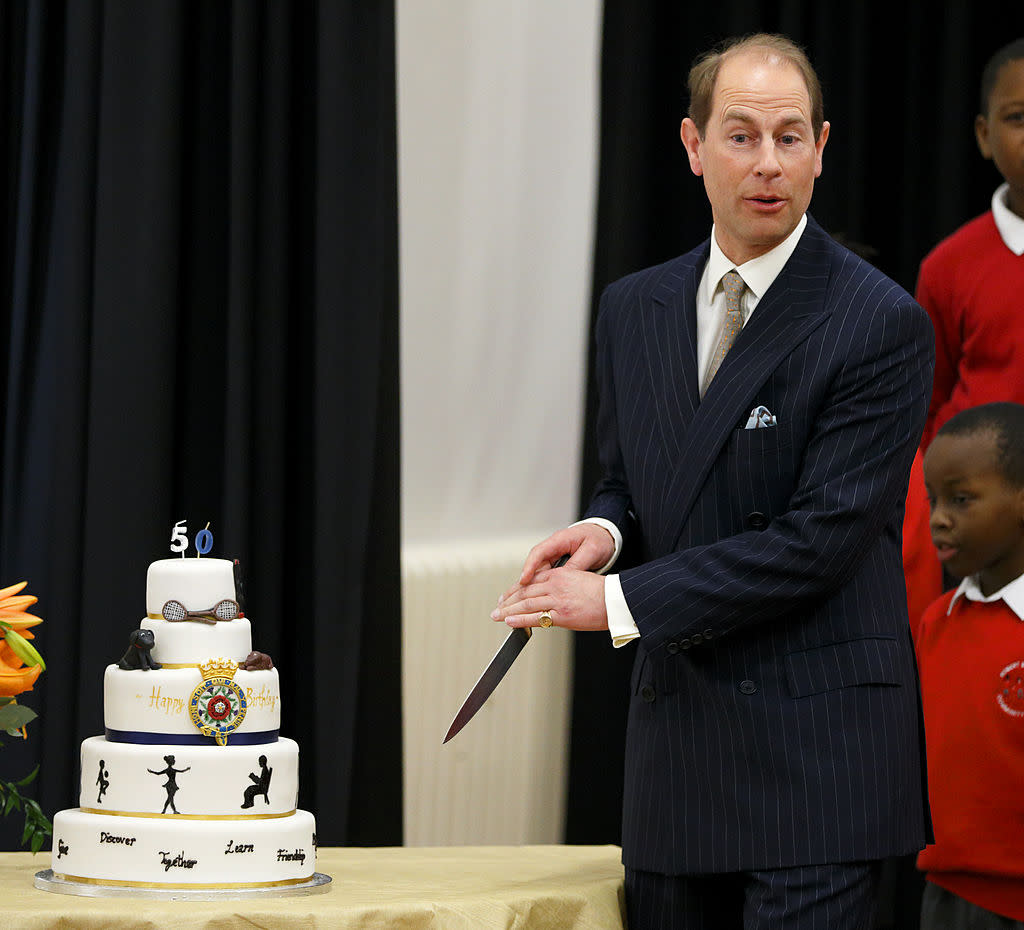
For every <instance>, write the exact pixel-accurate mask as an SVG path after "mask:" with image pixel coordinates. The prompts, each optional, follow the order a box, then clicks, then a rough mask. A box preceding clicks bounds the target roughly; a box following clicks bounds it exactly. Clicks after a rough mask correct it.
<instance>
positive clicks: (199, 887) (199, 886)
mask: <svg viewBox="0 0 1024 930" xmlns="http://www.w3.org/2000/svg"><path fill="white" fill-rule="evenodd" d="M315 875H316V873H315V872H311V873H310V874H309V875H308V876H306V877H305V878H282V879H280V880H279V881H273V882H195V883H193V882H129V881H114V880H113V879H107V878H83V877H82V876H81V875H70V874H68V873H67V872H54V873H53V877H54V878H56V879H59V880H60V881H64V882H78V883H80V884H83V885H108V886H111V887H117V886H119V885H126V886H127V887H129V888H180V889H182V890H183V891H206V890H217V889H220V888H278V887H280V886H281V885H302V884H305V883H306V882H311V881H313V878H314V876H315Z"/></svg>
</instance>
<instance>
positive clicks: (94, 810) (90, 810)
mask: <svg viewBox="0 0 1024 930" xmlns="http://www.w3.org/2000/svg"><path fill="white" fill-rule="evenodd" d="M79 810H80V811H81V812H82V813H83V814H107V815H109V816H110V817H154V818H156V819H158V820H237V821H239V822H240V823H245V822H246V821H249V820H277V819H278V818H280V817H291V816H292V814H294V813H295V809H292V810H290V811H286V812H285V813H283V814H146V813H136V812H134V811H108V810H103V809H102V808H99V807H80V808H79Z"/></svg>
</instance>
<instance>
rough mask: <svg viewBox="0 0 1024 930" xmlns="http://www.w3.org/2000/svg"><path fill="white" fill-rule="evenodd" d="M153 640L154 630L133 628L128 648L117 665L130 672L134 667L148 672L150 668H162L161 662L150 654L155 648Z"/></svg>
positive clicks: (129, 636)
mask: <svg viewBox="0 0 1024 930" xmlns="http://www.w3.org/2000/svg"><path fill="white" fill-rule="evenodd" d="M153 642H154V640H153V631H152V630H132V631H131V633H129V634H128V648H127V649H126V650H125V652H124V655H123V656H121V659H120V661H119V662H118V663H117V667H118V668H123V669H124V670H125V671H129V672H130V671H132V670H133V669H142V671H144V672H148V671H149V670H150V669H157V668H160V667H161V666H160V663H159V662H154V661H153V657H152V656H151V655H150V654H149V650H150V649H152V648H153Z"/></svg>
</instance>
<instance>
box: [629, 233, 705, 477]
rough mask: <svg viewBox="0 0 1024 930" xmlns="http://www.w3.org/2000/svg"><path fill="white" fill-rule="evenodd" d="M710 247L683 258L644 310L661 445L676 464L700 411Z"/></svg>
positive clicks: (656, 289)
mask: <svg viewBox="0 0 1024 930" xmlns="http://www.w3.org/2000/svg"><path fill="white" fill-rule="evenodd" d="M708 250H709V245H708V243H707V242H705V243H704V244H703V245H702V246H700V247H699V248H697V249H695V250H694V251H692V252H690V253H689V254H687V255H684V256H683V257H682V258H681V259H679V261H678V262H677V263H675V264H674V265H673V266H672V270H671V272H670V273H667V274H666V275H665V276H664V277H663V278H662V280H661V281H660V282H659V283H658V285H657V286H656V287H655V288H654V290H653V292H652V294H651V302H650V304H649V305H648V306H647V307H645V308H644V311H643V312H644V314H645V318H644V320H643V326H642V328H641V331H642V333H643V340H644V346H643V349H644V355H645V357H646V359H647V365H648V372H649V373H650V377H651V382H652V387H653V391H654V397H656V398H660V399H661V403H660V404H659V406H658V408H657V419H658V425H659V427H660V429H661V436H662V440H663V442H664V443H665V446H666V448H667V449H668V450H669V453H670V456H671V458H672V460H673V461H678V459H679V456H680V455H681V453H682V451H683V449H684V448H685V447H686V436H687V433H688V432H689V429H688V425H689V423H690V421H691V420H692V419H693V417H694V415H695V413H696V412H697V408H698V406H699V405H700V393H699V391H698V387H697V285H698V284H699V283H700V276H701V274H702V273H703V271H704V265H705V264H706V263H707V258H708Z"/></svg>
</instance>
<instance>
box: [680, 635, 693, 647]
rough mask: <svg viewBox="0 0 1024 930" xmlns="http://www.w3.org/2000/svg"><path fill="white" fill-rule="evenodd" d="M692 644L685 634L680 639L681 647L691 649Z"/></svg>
mask: <svg viewBox="0 0 1024 930" xmlns="http://www.w3.org/2000/svg"><path fill="white" fill-rule="evenodd" d="M691 645H692V643H691V642H690V641H689V640H688V639H687V638H686V637H685V636H684V637H683V638H682V639H681V640H679V648H680V649H689V648H690V646H691Z"/></svg>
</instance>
